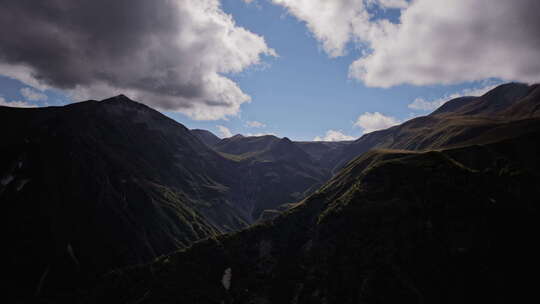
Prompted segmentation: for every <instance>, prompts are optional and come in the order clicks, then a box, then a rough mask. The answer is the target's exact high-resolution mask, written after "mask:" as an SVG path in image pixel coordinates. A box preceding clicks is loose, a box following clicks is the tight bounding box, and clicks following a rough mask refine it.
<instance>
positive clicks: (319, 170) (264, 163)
mask: <svg viewBox="0 0 540 304" xmlns="http://www.w3.org/2000/svg"><path fill="white" fill-rule="evenodd" d="M213 148H214V149H215V150H216V151H218V152H219V153H220V154H221V155H223V156H224V157H227V158H229V159H231V160H234V161H236V162H237V163H238V165H239V166H240V168H241V169H240V171H241V172H242V174H243V175H244V178H245V179H244V181H245V182H244V183H245V184H244V185H245V187H246V188H249V189H252V190H250V192H249V196H248V197H250V198H251V199H252V200H256V201H257V205H256V206H254V209H253V210H252V212H251V215H252V216H253V219H257V218H259V217H260V216H261V215H262V213H263V212H264V211H265V210H267V209H270V212H271V213H272V212H274V213H275V210H277V209H283V207H282V206H281V205H283V204H287V203H294V202H296V201H298V200H301V199H303V198H304V197H305V196H307V195H308V194H310V193H311V192H313V191H314V190H316V189H317V188H318V187H320V186H321V185H322V184H323V183H325V182H326V181H327V180H328V179H329V178H330V172H329V170H327V169H325V168H324V167H322V166H321V165H320V164H319V163H318V162H316V161H315V160H313V159H312V157H311V156H310V155H309V154H308V153H306V152H305V151H304V150H302V149H301V148H300V147H298V146H297V144H296V143H294V142H292V141H291V140H289V139H288V138H286V137H285V138H278V137H276V136H273V135H266V136H248V137H246V136H241V135H236V136H233V137H230V138H225V139H222V140H221V141H220V142H219V143H217V144H216V145H214V147H213ZM277 189H280V191H276V190H277ZM276 203H279V204H276ZM271 210H274V211H271ZM275 214H277V213H275Z"/></svg>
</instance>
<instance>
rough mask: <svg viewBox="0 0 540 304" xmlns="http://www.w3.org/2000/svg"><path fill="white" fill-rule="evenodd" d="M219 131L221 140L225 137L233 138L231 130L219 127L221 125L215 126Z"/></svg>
mask: <svg viewBox="0 0 540 304" xmlns="http://www.w3.org/2000/svg"><path fill="white" fill-rule="evenodd" d="M216 127H217V128H218V130H219V133H220V135H221V138H227V137H231V136H233V134H232V132H231V130H229V128H227V127H225V126H221V125H218V126H216Z"/></svg>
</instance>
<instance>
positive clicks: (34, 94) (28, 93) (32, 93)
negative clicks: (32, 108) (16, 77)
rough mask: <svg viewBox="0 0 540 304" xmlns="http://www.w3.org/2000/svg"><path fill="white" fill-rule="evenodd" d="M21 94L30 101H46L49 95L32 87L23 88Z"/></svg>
mask: <svg viewBox="0 0 540 304" xmlns="http://www.w3.org/2000/svg"><path fill="white" fill-rule="evenodd" d="M20 92H21V95H22V96H23V97H24V98H26V100H30V101H44V100H47V99H48V97H47V95H45V94H43V93H40V92H38V91H36V90H34V89H32V88H22V89H21V90H20Z"/></svg>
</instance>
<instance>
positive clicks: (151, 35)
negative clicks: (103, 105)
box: [0, 0, 276, 120]
mask: <svg viewBox="0 0 540 304" xmlns="http://www.w3.org/2000/svg"><path fill="white" fill-rule="evenodd" d="M128 2H129V3H128ZM126 4H128V5H126ZM103 7H107V9H106V10H103ZM96 15H99V16H102V17H103V18H101V19H100V21H99V22H95V20H91V19H90V20H89V16H96ZM51 16H54V18H53V17H51ZM13 24H17V31H13V27H12V25H13ZM0 37H2V43H1V44H0V58H1V59H0V74H1V75H5V76H8V77H12V78H15V79H18V80H20V81H22V82H24V83H26V84H27V85H29V86H32V87H34V88H39V89H45V88H57V89H61V90H63V91H64V92H67V93H68V94H69V95H71V96H74V97H76V98H79V99H102V98H105V97H110V96H112V95H116V94H119V93H124V94H126V95H128V96H130V97H131V98H134V99H136V100H138V101H141V102H144V103H146V104H148V105H150V106H153V107H156V108H158V109H160V110H165V111H178V112H182V113H185V114H187V115H189V116H190V117H191V118H193V119H198V120H215V119H221V118H225V117H227V116H231V115H237V114H238V113H239V112H240V106H241V105H242V104H243V103H246V102H249V101H250V100H251V98H250V96H249V95H247V94H246V93H244V92H243V91H242V89H241V88H240V87H239V85H238V84H237V83H236V82H235V81H233V80H232V79H231V78H228V77H227V76H226V75H227V74H231V73H239V72H241V71H243V70H245V69H246V68H248V67H251V66H253V65H257V64H260V63H261V62H262V56H264V55H268V56H275V55H276V53H275V51H274V50H273V49H271V48H269V47H268V46H267V44H266V42H265V40H264V38H263V37H262V36H259V35H257V34H254V33H253V32H250V31H249V30H247V29H245V28H243V27H240V26H238V25H237V24H236V23H235V21H234V19H233V17H232V16H231V15H228V14H226V13H225V12H224V11H223V10H222V8H221V2H220V0H182V1H168V0H155V1H146V0H132V1H114V3H112V4H111V2H110V1H108V0H94V1H89V2H88V3H86V2H85V4H84V5H72V1H71V0H57V1H51V2H46V3H43V5H39V6H29V5H27V4H26V3H25V2H24V1H23V2H21V1H13V2H10V3H6V5H4V6H3V7H2V10H0ZM29 50H32V51H29ZM89 50H92V51H89Z"/></svg>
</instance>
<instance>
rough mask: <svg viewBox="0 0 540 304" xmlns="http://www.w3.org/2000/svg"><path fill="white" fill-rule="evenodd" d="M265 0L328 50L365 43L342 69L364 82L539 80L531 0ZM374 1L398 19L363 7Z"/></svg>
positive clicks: (537, 6)
mask: <svg viewBox="0 0 540 304" xmlns="http://www.w3.org/2000/svg"><path fill="white" fill-rule="evenodd" d="M272 1H273V2H274V3H276V4H279V5H281V6H283V7H285V8H286V9H287V10H288V12H289V13H291V14H292V15H294V16H295V17H296V18H298V19H299V20H302V21H304V22H305V23H306V25H307V27H308V28H309V30H310V31H311V32H312V33H313V34H314V36H315V37H316V38H317V39H318V40H319V41H321V43H322V46H323V49H324V50H325V51H326V52H327V53H328V54H329V56H331V57H335V56H341V55H343V54H345V53H346V52H345V47H346V45H347V43H349V42H356V43H358V44H360V45H361V46H366V47H367V48H366V51H365V52H364V53H363V54H362V56H361V57H360V58H359V59H357V60H356V61H355V62H354V63H353V64H351V66H350V68H349V76H350V77H352V78H355V79H358V80H360V81H362V82H363V83H364V84H366V85H368V86H376V87H391V86H394V85H399V84H413V85H429V84H441V83H443V84H450V83H461V82H467V81H475V80H482V79H486V78H500V79H503V80H517V81H523V82H537V81H540V61H538V60H537V59H538V58H540V18H538V12H539V11H540V1H537V0H513V1H509V0H475V1H471V0H452V1H448V0H415V1H411V2H407V1H399V0H364V1H363V0H334V1H327V0H272ZM374 3H375V4H378V5H379V6H381V7H389V8H400V9H401V17H400V20H399V22H398V23H392V22H390V21H389V20H386V19H380V18H379V17H378V16H375V15H373V10H371V13H370V11H369V10H368V7H369V6H370V5H372V4H374ZM378 18H379V19H378Z"/></svg>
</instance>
